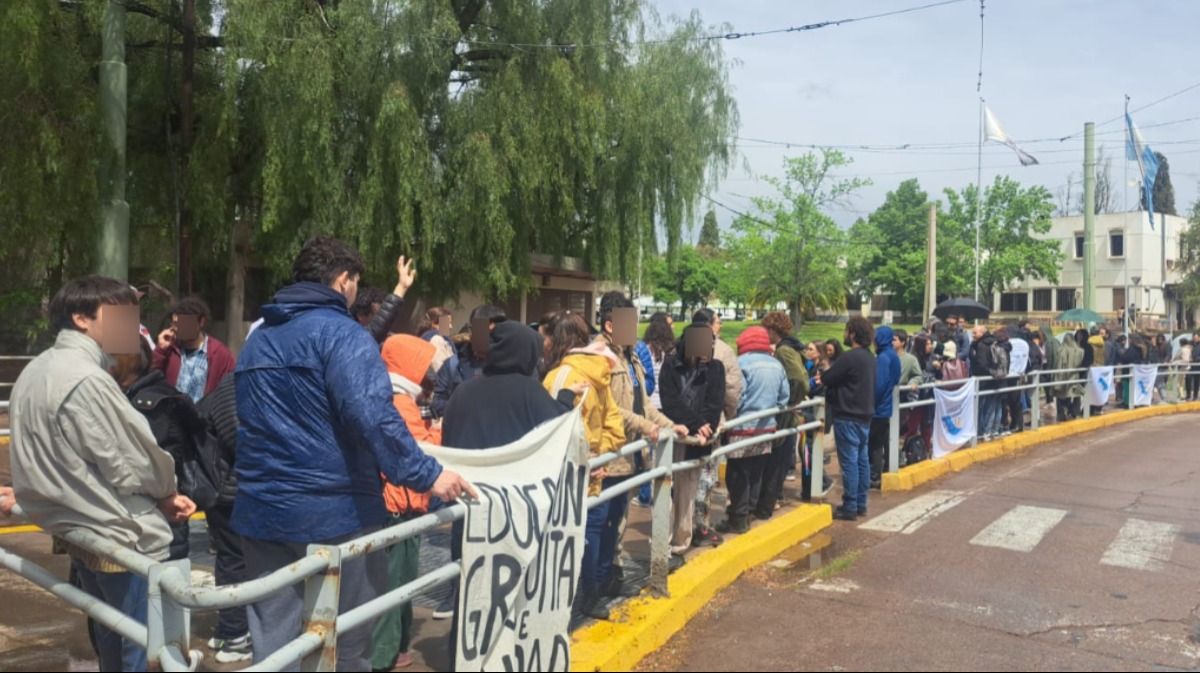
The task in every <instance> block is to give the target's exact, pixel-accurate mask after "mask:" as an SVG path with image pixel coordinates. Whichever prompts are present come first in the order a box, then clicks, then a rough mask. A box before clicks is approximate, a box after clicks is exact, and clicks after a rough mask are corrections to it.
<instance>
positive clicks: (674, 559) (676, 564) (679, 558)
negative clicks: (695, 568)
mask: <svg viewBox="0 0 1200 673" xmlns="http://www.w3.org/2000/svg"><path fill="white" fill-rule="evenodd" d="M686 563H687V558H686V557H685V556H684V555H683V554H676V553H674V552H671V560H670V561H668V562H667V574H668V575H669V574H671V573H673V572H675V571H676V570H679V569H680V568H682V567H683V566H684V564H686Z"/></svg>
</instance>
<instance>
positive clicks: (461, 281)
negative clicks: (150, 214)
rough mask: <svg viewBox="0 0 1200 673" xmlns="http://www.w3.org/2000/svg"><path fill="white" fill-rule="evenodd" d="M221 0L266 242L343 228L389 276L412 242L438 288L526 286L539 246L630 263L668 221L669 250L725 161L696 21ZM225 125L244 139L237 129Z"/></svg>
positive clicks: (560, 7)
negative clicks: (250, 130)
mask: <svg viewBox="0 0 1200 673" xmlns="http://www.w3.org/2000/svg"><path fill="white" fill-rule="evenodd" d="M226 4H227V10H228V11H227V16H226V18H225V20H224V22H223V25H224V31H225V32H224V34H223V36H222V37H223V38H224V39H225V40H226V49H227V52H228V53H227V55H226V60H225V62H226V80H227V81H229V82H232V81H234V80H238V81H241V82H243V83H244V86H242V87H240V88H239V93H238V94H237V95H230V96H228V97H227V99H226V100H227V103H228V104H227V107H226V109H225V117H226V119H228V120H234V119H237V120H240V121H243V122H244V121H246V120H247V119H248V118H250V119H253V121H254V123H255V125H256V127H257V128H256V132H261V151H262V173H261V190H260V193H259V194H257V195H256V199H255V201H256V203H257V204H259V205H260V206H261V208H260V209H259V213H260V221H259V222H258V223H257V230H258V241H259V242H260V243H262V242H267V241H269V242H270V244H269V246H268V247H269V249H271V250H277V251H281V252H282V251H286V250H288V249H289V248H291V249H294V248H295V247H296V246H298V245H299V244H300V242H301V241H302V240H303V239H304V238H306V237H307V236H309V235H311V234H313V233H315V232H318V231H325V232H333V233H336V234H337V235H339V236H343V237H345V238H348V239H351V240H353V241H355V242H357V243H358V244H359V245H360V246H361V247H362V248H363V249H364V250H366V251H368V253H369V254H370V260H369V261H370V263H371V266H372V269H373V270H376V271H378V272H380V273H382V272H383V271H384V270H386V269H388V268H390V266H391V261H392V260H393V259H394V256H395V255H396V254H397V253H398V252H408V253H411V254H414V255H416V256H417V257H418V259H419V262H420V266H421V271H422V272H423V273H422V274H421V277H422V279H423V285H424V287H423V288H422V289H423V290H424V292H425V293H426V294H429V295H432V296H439V295H441V296H445V295H450V294H452V293H454V292H456V291H457V290H460V289H467V288H471V289H482V290H484V291H486V292H488V293H490V294H495V295H503V294H505V293H507V292H509V291H512V290H515V289H518V288H520V287H521V286H522V285H523V284H525V283H526V282H527V280H528V267H529V253H530V252H531V251H538V252H543V253H549V254H554V255H570V256H578V257H582V258H584V259H586V260H587V261H588V262H589V263H590V265H591V267H592V268H593V269H594V270H595V271H596V272H597V273H598V274H599V275H601V276H606V277H619V278H628V277H630V276H632V275H634V265H635V264H636V261H637V259H638V253H639V251H643V252H649V253H653V252H655V248H656V241H657V240H658V239H659V234H660V233H664V234H665V236H664V238H665V240H666V241H667V243H668V247H669V249H670V250H672V251H673V250H674V249H675V247H676V246H677V244H678V242H679V240H680V238H681V232H682V229H683V227H684V225H685V223H687V222H689V221H690V220H691V218H692V215H693V211H694V206H695V204H696V200H697V198H698V197H699V195H700V194H701V193H702V192H703V191H704V190H705V188H706V187H707V186H708V185H709V184H710V181H711V180H713V179H714V178H715V177H717V176H718V175H719V174H720V173H721V171H723V170H724V168H725V166H726V164H727V162H728V160H729V158H730V152H731V141H732V137H733V134H734V131H735V128H736V124H737V113H736V107H735V104H734V102H733V100H732V98H731V96H730V94H729V86H728V73H727V63H726V60H725V58H724V56H723V54H722V52H721V49H720V45H719V43H718V42H716V41H711V40H700V39H697V38H698V37H701V36H702V35H704V34H705V28H704V26H703V24H702V23H701V21H700V19H699V17H697V16H692V17H691V18H689V19H688V20H686V21H684V22H682V23H678V24H677V25H674V26H673V27H671V28H670V29H667V28H665V27H664V26H663V25H662V24H661V22H660V21H659V20H658V19H657V17H655V16H654V15H653V14H652V13H651V12H649V11H648V10H646V9H645V8H643V7H642V5H641V4H640V3H638V2H633V1H628V0H606V1H602V2H596V1H594V0H559V1H552V2H547V1H544V0H541V1H539V0H522V1H518V2H487V1H484V0H457V1H455V2H433V3H410V2H401V1H387V0H379V1H377V2H341V3H335V2H324V3H314V2H279V3H261V2H255V1H253V0H227V3H226ZM250 92H252V93H250ZM249 105H253V112H252V113H249V114H248V113H247V106H249ZM221 139H222V141H223V142H224V143H225V144H227V145H230V146H234V147H236V146H240V145H241V144H242V143H243V140H242V139H241V134H240V133H239V132H238V131H237V129H236V128H234V125H233V124H229V125H227V126H226V127H225V129H224V131H223V136H222V138H221ZM212 146H214V147H215V146H217V144H214V145H212ZM273 259H274V260H275V261H276V262H278V263H279V264H282V263H284V262H286V259H287V255H285V254H278V255H276V256H274V257H273Z"/></svg>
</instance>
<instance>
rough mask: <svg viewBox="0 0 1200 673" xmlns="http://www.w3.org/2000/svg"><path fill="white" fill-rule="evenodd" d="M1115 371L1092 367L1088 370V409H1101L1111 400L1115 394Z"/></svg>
mask: <svg viewBox="0 0 1200 673" xmlns="http://www.w3.org/2000/svg"><path fill="white" fill-rule="evenodd" d="M1115 371H1116V370H1115V369H1113V368H1112V367H1092V368H1091V369H1089V370H1088V387H1087V404H1088V406H1089V407H1102V406H1104V405H1106V404H1108V401H1109V400H1111V399H1112V396H1113V395H1114V394H1115V393H1116V392H1117V390H1116V388H1117V386H1116V375H1115Z"/></svg>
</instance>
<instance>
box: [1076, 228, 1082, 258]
mask: <svg viewBox="0 0 1200 673" xmlns="http://www.w3.org/2000/svg"><path fill="white" fill-rule="evenodd" d="M1075 259H1083V232H1080V231H1077V232H1075Z"/></svg>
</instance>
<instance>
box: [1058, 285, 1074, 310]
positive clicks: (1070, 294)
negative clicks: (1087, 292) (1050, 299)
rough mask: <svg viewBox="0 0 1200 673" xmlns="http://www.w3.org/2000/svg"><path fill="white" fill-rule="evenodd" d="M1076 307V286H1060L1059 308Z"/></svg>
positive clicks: (1068, 308) (1069, 308)
mask: <svg viewBox="0 0 1200 673" xmlns="http://www.w3.org/2000/svg"><path fill="white" fill-rule="evenodd" d="M1073 308H1075V288H1073V287H1060V288H1058V310H1059V311H1060V312H1061V311H1070V310H1071V309H1073Z"/></svg>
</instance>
